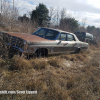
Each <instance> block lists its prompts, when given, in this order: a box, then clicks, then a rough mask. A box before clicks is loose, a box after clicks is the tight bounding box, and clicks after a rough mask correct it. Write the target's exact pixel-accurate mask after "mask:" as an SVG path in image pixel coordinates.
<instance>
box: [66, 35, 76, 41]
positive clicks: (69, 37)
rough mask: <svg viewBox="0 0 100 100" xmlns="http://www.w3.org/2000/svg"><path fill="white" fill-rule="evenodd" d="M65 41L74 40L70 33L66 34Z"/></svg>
mask: <svg viewBox="0 0 100 100" xmlns="http://www.w3.org/2000/svg"><path fill="white" fill-rule="evenodd" d="M67 41H75V38H74V36H73V35H72V34H67Z"/></svg>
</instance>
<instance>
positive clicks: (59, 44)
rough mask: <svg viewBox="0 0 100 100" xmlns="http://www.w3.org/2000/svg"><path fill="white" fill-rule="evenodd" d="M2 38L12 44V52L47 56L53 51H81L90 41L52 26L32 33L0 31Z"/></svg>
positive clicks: (9, 44)
mask: <svg viewBox="0 0 100 100" xmlns="http://www.w3.org/2000/svg"><path fill="white" fill-rule="evenodd" d="M0 36H1V38H2V39H3V40H4V41H5V42H6V44H7V45H8V46H10V52H11V54H12V55H14V53H15V52H20V54H22V53H24V54H28V55H36V56H37V57H39V56H47V55H48V54H51V53H61V52H77V53H78V52H80V51H82V50H86V49H87V48H88V43H85V42H81V41H79V40H78V38H77V37H76V35H75V34H73V33H70V32H66V31H62V30H58V29H50V28H40V29H38V30H37V31H36V32H34V33H32V34H25V33H15V32H0Z"/></svg>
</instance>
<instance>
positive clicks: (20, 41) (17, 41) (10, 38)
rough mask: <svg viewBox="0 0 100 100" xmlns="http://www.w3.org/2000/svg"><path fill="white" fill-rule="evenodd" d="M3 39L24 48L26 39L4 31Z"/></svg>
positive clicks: (11, 44)
mask: <svg viewBox="0 0 100 100" xmlns="http://www.w3.org/2000/svg"><path fill="white" fill-rule="evenodd" d="M3 40H4V41H5V42H6V43H8V44H9V45H10V46H14V47H17V48H21V49H23V48H24V41H23V39H21V38H19V37H15V36H11V35H9V34H6V33H4V34H3Z"/></svg>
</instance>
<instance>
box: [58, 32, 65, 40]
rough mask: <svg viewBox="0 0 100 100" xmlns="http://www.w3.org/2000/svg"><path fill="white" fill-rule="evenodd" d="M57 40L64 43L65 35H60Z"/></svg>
mask: <svg viewBox="0 0 100 100" xmlns="http://www.w3.org/2000/svg"><path fill="white" fill-rule="evenodd" d="M57 40H62V41H66V33H61V34H60V35H59V37H58V39H57Z"/></svg>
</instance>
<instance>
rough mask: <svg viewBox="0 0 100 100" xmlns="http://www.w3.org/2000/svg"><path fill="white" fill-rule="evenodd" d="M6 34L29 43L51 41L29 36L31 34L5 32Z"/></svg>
mask: <svg viewBox="0 0 100 100" xmlns="http://www.w3.org/2000/svg"><path fill="white" fill-rule="evenodd" d="M7 34H9V35H12V36H16V37H19V38H22V39H24V40H25V41H29V42H40V41H51V40H47V39H44V38H41V37H38V36H36V35H31V34H26V33H13V32H7Z"/></svg>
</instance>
